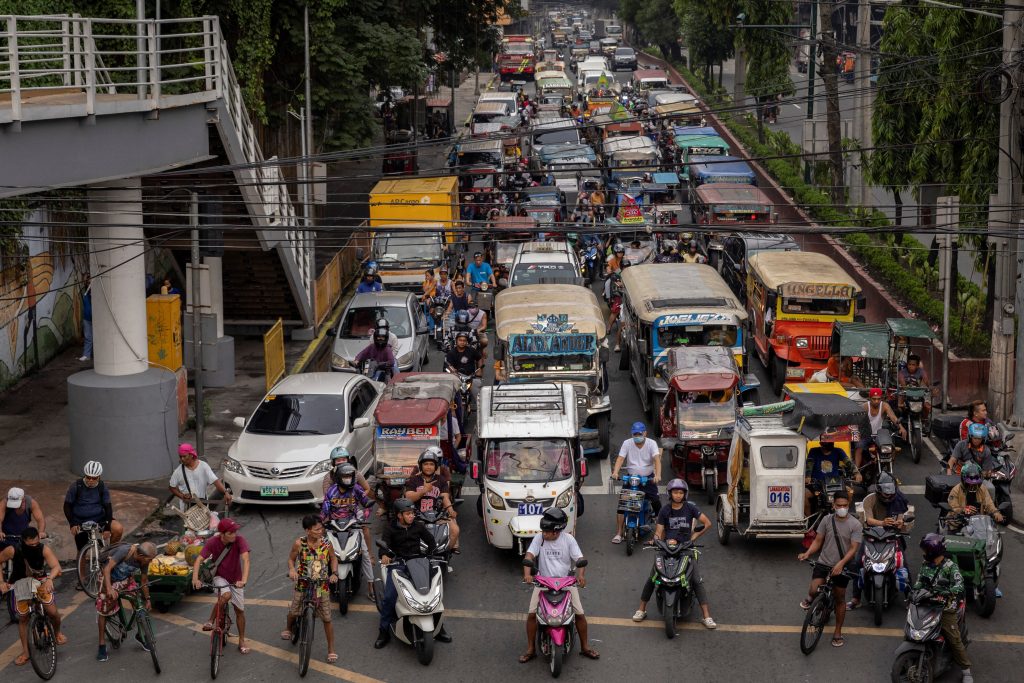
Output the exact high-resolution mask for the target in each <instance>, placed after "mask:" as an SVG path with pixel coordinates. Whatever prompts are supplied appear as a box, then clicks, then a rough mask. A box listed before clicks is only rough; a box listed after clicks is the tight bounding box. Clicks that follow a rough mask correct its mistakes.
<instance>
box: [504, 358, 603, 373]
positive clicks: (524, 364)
mask: <svg viewBox="0 0 1024 683" xmlns="http://www.w3.org/2000/svg"><path fill="white" fill-rule="evenodd" d="M593 368H594V356H592V355H590V354H571V355H565V356H518V357H516V358H513V359H512V372H586V371H589V370H592V369H593Z"/></svg>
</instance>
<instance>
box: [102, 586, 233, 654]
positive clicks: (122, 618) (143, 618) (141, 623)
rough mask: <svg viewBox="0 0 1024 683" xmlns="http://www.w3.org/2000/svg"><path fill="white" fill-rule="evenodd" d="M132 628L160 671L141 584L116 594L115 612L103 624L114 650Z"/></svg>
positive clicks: (151, 624) (154, 637) (150, 621)
mask: <svg viewBox="0 0 1024 683" xmlns="http://www.w3.org/2000/svg"><path fill="white" fill-rule="evenodd" d="M154 583H157V582H156V581H150V582H149V585H151V586H152V585H153V584H154ZM123 600H127V601H128V602H129V603H131V606H132V613H131V614H130V615H127V614H125V609H124V602H123ZM225 611H226V610H225ZM132 629H134V630H135V639H136V640H137V641H139V644H141V645H142V648H143V649H144V650H146V651H148V652H149V656H150V657H152V658H153V668H154V669H156V672H157V673H160V660H159V659H157V656H156V634H155V633H154V632H153V622H152V620H151V619H150V618H149V611H148V610H147V609H146V601H145V600H143V599H142V586H136V587H135V588H132V589H130V590H124V591H121V592H120V593H119V594H118V596H117V612H115V613H114V614H113V615H111V616H109V617H107V622H106V625H105V633H106V635H107V640H109V641H110V646H111V647H113V648H114V649H115V650H117V649H119V648H120V647H121V643H123V642H124V640H125V638H127V637H128V634H129V633H131V631H132Z"/></svg>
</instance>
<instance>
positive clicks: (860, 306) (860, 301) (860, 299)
mask: <svg viewBox="0 0 1024 683" xmlns="http://www.w3.org/2000/svg"><path fill="white" fill-rule="evenodd" d="M867 307H868V299H867V297H866V296H864V295H863V294H858V295H857V310H858V311H863V310H864V309H865V308H867Z"/></svg>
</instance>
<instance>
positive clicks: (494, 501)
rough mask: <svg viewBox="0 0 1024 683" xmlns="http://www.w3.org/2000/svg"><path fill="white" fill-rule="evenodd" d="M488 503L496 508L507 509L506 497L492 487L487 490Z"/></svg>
mask: <svg viewBox="0 0 1024 683" xmlns="http://www.w3.org/2000/svg"><path fill="white" fill-rule="evenodd" d="M487 504H488V505H490V506H491V507H492V508H494V509H495V510H504V509H505V499H504V498H502V497H501V496H499V495H498V494H497V493H495V492H494V491H491V490H490V489H488V491H487Z"/></svg>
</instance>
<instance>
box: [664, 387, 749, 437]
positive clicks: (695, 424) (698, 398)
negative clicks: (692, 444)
mask: <svg viewBox="0 0 1024 683" xmlns="http://www.w3.org/2000/svg"><path fill="white" fill-rule="evenodd" d="M709 393H711V394H715V396H713V397H712V396H709ZM723 395H724V399H723V402H722V403H714V402H712V398H716V399H719V398H722V397H723ZM676 406H677V408H676V420H677V422H678V423H679V425H680V427H681V428H682V429H684V430H687V431H690V430H692V431H696V432H705V431H713V430H718V429H721V428H722V427H731V426H732V425H733V424H735V422H736V402H735V397H734V395H733V390H732V389H725V390H722V391H717V392H706V391H701V392H683V393H682V394H681V395H680V396H679V399H678V401H677V403H676Z"/></svg>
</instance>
